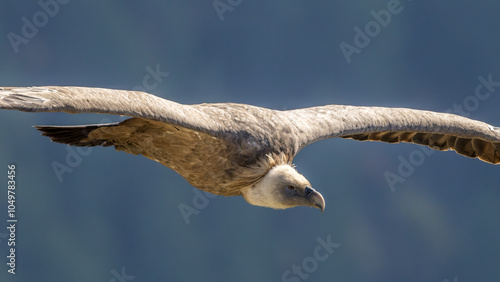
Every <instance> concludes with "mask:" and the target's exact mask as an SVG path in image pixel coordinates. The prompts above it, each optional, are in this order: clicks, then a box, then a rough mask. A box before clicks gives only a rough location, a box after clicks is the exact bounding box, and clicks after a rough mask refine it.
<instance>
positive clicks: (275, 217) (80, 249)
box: [0, 0, 500, 282]
mask: <svg viewBox="0 0 500 282" xmlns="http://www.w3.org/2000/svg"><path fill="white" fill-rule="evenodd" d="M59 1H60V2H55V0H50V1H49V0H41V1H40V2H38V3H37V2H36V1H25V0H22V1H21V0H19V1H2V3H1V4H0V35H1V39H0V86H33V85H74V86H92V87H106V88H118V89H134V88H137V87H144V86H145V85H144V83H143V81H144V79H145V78H146V77H147V76H148V75H149V71H148V68H150V69H155V68H157V67H158V68H159V70H160V71H161V72H165V73H169V75H168V76H166V75H164V76H159V79H158V80H157V81H156V84H154V85H153V86H154V87H149V88H150V89H149V90H148V92H150V93H153V94H155V95H158V96H161V97H163V98H166V99H170V100H173V101H177V102H180V103H187V104H193V103H204V102H238V103H248V104H253V105H258V106H264V107H270V108H273V109H278V110H286V109H293V108H300V107H308V106H315V105H324V104H353V105H376V106H396V107H411V108H417V109H427V110H434V111H441V112H444V111H447V110H450V109H453V108H454V107H457V106H462V108H463V109H465V110H464V112H463V113H465V114H467V115H468V116H470V117H471V118H474V119H479V120H482V121H485V122H488V123H490V124H494V125H497V126H498V125H500V110H499V106H500V88H497V89H494V88H493V90H492V91H491V95H490V96H489V97H487V98H486V99H483V100H479V99H475V100H474V97H475V96H474V95H475V92H474V91H475V89H476V87H477V86H478V85H479V84H480V82H479V80H478V77H479V76H481V77H484V78H488V76H489V75H491V77H492V78H491V79H492V80H493V81H500V64H499V62H500V52H499V50H500V33H499V32H498V27H499V26H500V18H499V17H498V13H499V12H500V3H498V1H480V2H470V1H450V0H448V1H410V0H407V1H401V2H400V3H399V4H397V3H396V2H394V1H385V0H384V1H314V2H310V1H296V0H288V1H257V2H258V3H255V1H246V0H231V1H229V0H220V1H148V0H146V1H130V0H121V1H116V0H110V1H75V0H74V1H67V0H66V1H63V0H59ZM40 3H42V4H40ZM43 3H45V4H43ZM47 3H48V4H47ZM55 4H57V5H55ZM391 5H392V6H391ZM388 6H389V7H392V10H393V11H395V10H394V9H397V11H399V12H397V13H393V14H392V15H391V19H390V22H389V21H388V19H387V18H385V19H386V22H385V23H384V25H386V26H385V27H383V26H381V25H380V24H378V23H375V22H373V21H374V16H373V15H372V13H370V12H371V11H375V12H376V13H377V14H379V15H383V14H384V13H383V12H382V13H379V11H381V10H387V9H388ZM44 7H45V8H44ZM216 7H217V8H216ZM395 7H396V8H395ZM381 17H383V16H381ZM27 22H29V23H27ZM30 24H33V26H34V27H35V29H36V32H35V30H34V29H33V28H31V29H30V28H29V27H24V26H25V25H26V26H28V25H30ZM367 25H368V28H369V30H368V33H370V34H371V35H372V36H369V37H367V38H368V39H369V40H370V41H369V42H367V40H366V39H367V38H364V39H365V41H363V40H362V39H363V38H362V37H363V36H361V35H358V36H357V37H356V38H357V41H356V42H357V43H358V45H359V46H361V47H362V48H358V47H356V43H355V36H356V31H355V28H356V27H358V28H359V29H360V30H362V31H364V33H365V34H366V30H365V27H366V26H367ZM23 27H24V35H23ZM377 27H378V28H377ZM370 28H371V29H370ZM13 34H14V35H13ZM366 36H368V35H366ZM342 42H344V43H345V44H349V45H351V46H353V48H358V49H357V52H356V53H352V54H351V55H350V56H348V57H349V59H350V63H348V60H347V59H346V56H345V55H344V54H343V52H342V50H341V48H340V44H341V43H342ZM149 82H150V83H155V81H154V80H150V81H149ZM148 86H151V85H148ZM495 90H496V91H495ZM103 118H107V119H109V120H111V121H119V120H123V117H117V116H102V115H96V114H81V115H69V114H63V113H39V114H30V113H22V112H14V111H0V136H1V138H0V168H1V169H0V218H1V219H2V220H1V222H0V226H7V223H6V218H7V199H6V195H7V184H6V182H7V165H8V164H11V163H14V164H16V166H17V170H16V171H17V190H16V191H17V197H18V200H17V217H18V220H19V221H18V223H17V229H16V236H17V237H16V240H17V245H16V247H17V253H16V255H17V265H16V272H17V274H16V275H11V274H8V273H7V266H6V262H7V258H6V256H7V255H8V249H7V240H6V239H7V238H6V236H7V235H8V234H7V229H5V227H1V228H0V241H1V242H0V251H1V258H0V261H1V262H2V263H1V264H0V265H1V266H0V280H1V281H282V280H283V281H302V280H307V281H437V282H442V281H499V280H500V268H499V267H498V266H499V264H500V254H499V252H498V250H499V249H500V223H499V220H498V219H499V216H500V205H499V203H500V189H499V188H500V187H499V172H500V171H499V167H498V166H493V165H490V164H487V163H484V162H481V161H479V160H476V159H468V158H465V157H462V156H459V155H457V154H455V153H454V152H437V153H435V154H432V155H429V156H428V155H424V154H420V153H415V152H419V151H420V150H419V149H418V146H416V145H411V144H398V145H393V144H383V143H376V142H372V143H366V142H365V143H363V142H355V141H351V140H338V139H332V140H326V141H322V142H319V143H316V144H313V145H311V146H309V147H307V148H305V149H304V150H303V151H301V152H300V153H299V155H298V156H297V157H296V158H295V164H296V165H297V169H298V171H299V172H301V173H302V174H304V175H305V176H306V177H307V178H308V179H309V180H310V181H311V183H312V185H313V186H314V187H315V188H316V189H317V190H319V191H320V192H321V193H322V194H323V195H324V197H325V199H326V201H327V207H326V210H325V212H324V213H323V214H320V213H319V212H318V210H315V209H310V208H295V209H289V210H283V211H275V210H271V209H266V208H260V207H254V206H251V205H249V204H247V203H246V202H245V201H244V199H242V198H240V197H230V198H225V197H215V198H207V202H196V203H193V199H196V198H195V195H196V194H195V192H194V191H193V187H192V186H190V185H189V184H188V183H187V182H186V181H185V180H184V179H183V178H181V177H180V176H179V175H177V174H176V173H174V172H173V171H172V170H170V169H168V168H166V167H163V166H162V165H160V164H158V163H155V162H153V161H150V160H148V159H146V158H144V157H142V156H139V157H138V156H133V155H128V154H125V153H123V152H116V151H115V150H114V149H112V148H101V147H99V148H97V147H96V148H92V150H91V151H79V152H78V151H76V154H77V156H78V157H75V156H74V155H72V154H75V153H74V152H75V151H68V148H67V147H66V146H64V145H61V144H55V143H51V142H50V141H49V139H47V138H45V137H42V136H40V134H39V132H37V131H36V130H34V129H33V128H32V127H31V126H32V125H46V124H55V125H72V124H87V123H99V122H100V121H102V120H103ZM416 150H417V151H416ZM69 152H73V153H69ZM420 152H421V151H420ZM68 154H70V156H73V159H71V158H70V159H67V157H68ZM418 154H419V155H420V156H424V158H423V159H422V160H419V161H418V163H417V164H418V165H415V166H414V171H413V173H411V175H409V176H408V177H404V182H402V183H401V182H399V183H397V184H395V185H394V187H393V189H391V187H390V186H389V184H388V182H387V181H386V179H385V177H384V173H386V172H393V173H397V171H398V166H399V165H400V163H401V159H405V160H408V159H409V158H410V156H415V155H418ZM55 162H56V163H59V164H62V165H66V166H67V167H68V168H69V169H70V170H71V172H67V173H64V174H63V175H62V181H59V179H58V177H57V175H56V174H55V173H54V170H53V168H52V165H53V164H54V163H55ZM70 164H71V166H70ZM207 165H209V164H207ZM181 204H184V205H188V206H191V207H193V208H196V206H197V207H198V208H196V212H197V213H196V214H193V215H191V216H190V217H189V224H187V221H186V220H185V218H184V217H183V216H182V214H181V212H180V210H179V205H181ZM318 238H319V239H318ZM318 240H325V241H326V240H330V241H331V242H334V243H336V244H340V246H338V247H337V248H335V251H334V252H333V253H331V254H328V256H327V257H326V259H324V260H322V261H320V260H318V259H317V258H314V253H315V250H316V249H317V247H318V246H321V244H320V243H318ZM320 254H321V255H324V254H326V251H325V250H321V251H320ZM322 258H324V257H322ZM297 266H300V267H301V273H298V272H295V273H294V269H295V271H296V269H297ZM287 271H288V272H287ZM120 279H121V280H120Z"/></svg>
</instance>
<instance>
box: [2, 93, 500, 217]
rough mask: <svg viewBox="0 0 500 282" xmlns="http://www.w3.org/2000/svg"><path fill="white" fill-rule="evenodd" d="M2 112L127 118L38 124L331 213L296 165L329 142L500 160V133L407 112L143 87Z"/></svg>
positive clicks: (227, 191) (206, 184)
mask: <svg viewBox="0 0 500 282" xmlns="http://www.w3.org/2000/svg"><path fill="white" fill-rule="evenodd" d="M0 109H7V110H19V111H26V112H65V113H101V114H115V115H124V116H129V117H131V118H130V119H127V120H124V121H122V122H117V123H109V124H95V125H79V126H36V128H37V129H38V130H40V131H42V132H43V133H42V134H43V135H45V136H48V137H50V138H51V139H52V141H54V142H59V143H64V144H70V145H73V146H99V145H100V146H114V147H115V149H116V150H118V151H124V152H127V153H131V154H134V155H138V154H142V155H143V156H145V157H147V158H149V159H152V160H154V161H157V162H159V163H161V164H163V165H165V166H167V167H169V168H171V169H173V170H174V171H176V172H177V173H179V174H180V175H181V176H182V177H184V178H185V179H186V180H187V181H189V183H191V184H192V185H193V186H195V187H197V188H199V189H201V190H204V191H207V192H210V193H213V194H217V195H224V196H243V197H244V198H245V200H247V202H249V203H250V204H252V205H257V206H264V207H270V208H275V209H285V208H290V207H295V206H311V207H316V208H319V209H320V210H321V211H323V210H324V208H325V201H324V199H323V196H321V194H320V193H319V192H317V191H316V190H314V189H313V188H312V187H311V184H310V183H309V181H308V180H307V179H306V178H305V177H304V176H302V175H301V174H299V173H298V172H297V171H296V170H295V168H294V167H293V165H292V160H293V158H294V156H295V155H296V154H297V153H298V152H299V151H300V150H301V149H302V148H304V147H305V146H307V145H309V144H311V143H313V142H316V141H319V140H322V139H326V138H332V137H341V138H349V139H354V140H359V141H366V140H370V141H383V142H389V143H397V142H407V143H415V144H420V145H426V146H429V147H431V148H432V149H436V150H442V151H446V150H455V151H456V152H457V153H459V154H461V155H464V156H466V157H471V158H479V159H480V160H482V161H485V162H488V163H492V164H498V163H500V128H499V127H493V126H491V125H488V124H486V123H483V122H480V121H475V120H471V119H468V118H465V117H461V116H457V115H453V114H445V113H436V112H430V111H421V110H412V109H404V108H383V107H356V106H343V105H327V106H322V107H312V108H304V109H296V110H289V111H278V110H271V109H266V108H260V107H256V106H251V105H244V104H232V103H221V104H198V105H182V104H178V103H175V102H172V101H169V100H165V99H162V98H159V97H156V96H153V95H150V94H147V93H143V92H138V91H123V90H112V89H100V88H85V87H57V86H47V87H19V88H0Z"/></svg>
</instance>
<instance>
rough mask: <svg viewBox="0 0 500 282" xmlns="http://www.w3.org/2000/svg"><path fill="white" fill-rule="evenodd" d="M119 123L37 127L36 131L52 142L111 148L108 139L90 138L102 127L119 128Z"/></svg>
mask: <svg viewBox="0 0 500 282" xmlns="http://www.w3.org/2000/svg"><path fill="white" fill-rule="evenodd" d="M118 125H119V123H118V122H116V123H108V124H92V125H77V126H35V128H36V129H38V130H40V131H41V132H42V135H43V136H47V137H49V138H50V140H52V142H57V143H62V144H69V145H73V146H79V147H93V146H104V147H107V146H111V145H113V144H111V142H108V140H106V139H95V138H90V139H89V138H88V137H89V134H90V132H92V131H94V130H96V129H98V128H101V127H112V126H118Z"/></svg>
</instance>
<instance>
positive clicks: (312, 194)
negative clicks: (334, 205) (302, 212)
mask: <svg viewBox="0 0 500 282" xmlns="http://www.w3.org/2000/svg"><path fill="white" fill-rule="evenodd" d="M304 197H305V198H306V199H307V200H309V201H310V202H311V203H312V205H311V206H314V207H315V208H318V209H320V210H321V212H323V211H324V210H325V199H323V196H322V195H321V194H320V193H319V192H318V191H316V190H314V189H313V188H311V187H309V186H308V187H306V189H305V190H304Z"/></svg>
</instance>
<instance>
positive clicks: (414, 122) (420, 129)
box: [286, 105, 500, 164]
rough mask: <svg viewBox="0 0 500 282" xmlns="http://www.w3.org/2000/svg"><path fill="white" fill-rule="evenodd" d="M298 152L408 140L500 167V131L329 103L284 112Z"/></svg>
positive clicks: (443, 117) (433, 116)
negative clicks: (342, 142) (339, 143)
mask: <svg viewBox="0 0 500 282" xmlns="http://www.w3.org/2000/svg"><path fill="white" fill-rule="evenodd" d="M286 115H287V116H288V117H289V119H291V120H292V122H293V123H294V124H295V126H296V127H299V128H301V131H302V134H301V135H300V136H299V137H298V138H299V140H298V142H299V146H300V148H302V147H304V146H307V145H308V144H311V143H313V142H315V141H318V140H322V139H326V138H332V137H342V138H350V139H354V140H358V141H382V142H388V143H397V142H407V143H415V144H420V145H427V146H429V147H431V148H433V149H436V150H449V149H451V150H455V151H456V152H457V153H459V154H461V155H464V156H467V157H471V158H479V159H481V160H483V161H485V162H489V163H493V164H498V163H500V128H499V127H493V126H491V125H489V124H486V123H484V122H480V121H476V120H471V119H468V118H465V117H461V116H457V115H453V114H446V113H436V112H430V111H421V110H412V109H405V108H384V107H355V106H340V105H329V106H323V107H313V108H306V109H298V110H292V111H288V112H286Z"/></svg>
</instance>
